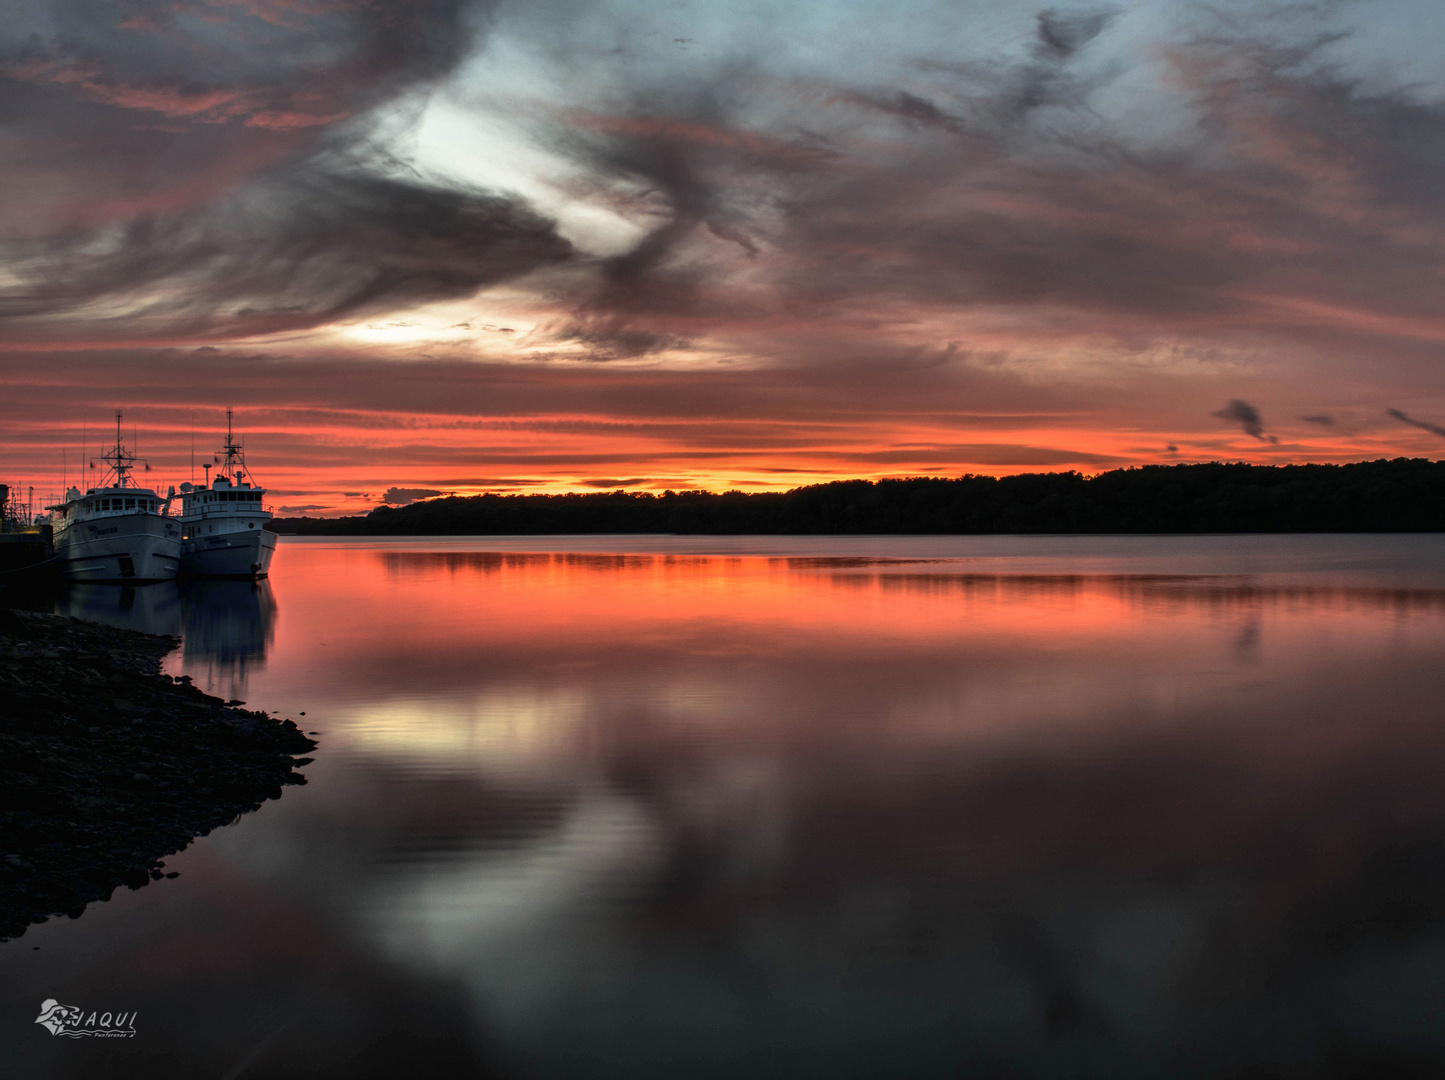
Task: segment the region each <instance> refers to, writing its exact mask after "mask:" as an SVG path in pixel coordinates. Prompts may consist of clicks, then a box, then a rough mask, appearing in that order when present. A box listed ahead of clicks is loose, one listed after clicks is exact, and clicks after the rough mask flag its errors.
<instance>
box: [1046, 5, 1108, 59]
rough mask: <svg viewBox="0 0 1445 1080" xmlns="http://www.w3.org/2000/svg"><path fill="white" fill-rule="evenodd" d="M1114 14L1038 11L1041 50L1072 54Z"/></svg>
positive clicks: (1065, 54) (1098, 32)
mask: <svg viewBox="0 0 1445 1080" xmlns="http://www.w3.org/2000/svg"><path fill="white" fill-rule="evenodd" d="M1113 15H1114V13H1113V12H1112V11H1109V10H1099V11H1088V12H1079V11H1072V12H1066V11H1057V10H1055V9H1052V8H1050V9H1049V10H1048V11H1041V12H1039V14H1038V16H1037V19H1038V28H1039V42H1040V44H1041V45H1042V46H1043V48H1044V49H1046V50H1048V51H1049V52H1051V53H1054V54H1056V55H1058V56H1061V57H1067V56H1071V55H1073V54H1074V53H1076V52H1078V51H1079V50H1080V49H1081V48H1083V47H1084V46H1085V45H1087V44H1088V43H1089V42H1091V41H1093V40H1094V38H1096V37H1098V36H1099V34H1100V33H1101V32H1102V31H1103V29H1104V27H1106V26H1108V25H1109V20H1110V19H1112V18H1113Z"/></svg>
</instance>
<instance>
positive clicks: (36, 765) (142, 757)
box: [0, 607, 316, 941]
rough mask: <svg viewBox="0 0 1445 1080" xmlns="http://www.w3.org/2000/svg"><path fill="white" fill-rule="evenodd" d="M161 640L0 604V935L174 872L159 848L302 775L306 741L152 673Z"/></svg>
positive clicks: (167, 647) (165, 648)
mask: <svg viewBox="0 0 1445 1080" xmlns="http://www.w3.org/2000/svg"><path fill="white" fill-rule="evenodd" d="M177 644H178V642H177V640H176V639H175V638H169V637H157V636H154V635H151V634H141V633H136V632H133V631H128V630H117V629H113V628H110V627H104V626H95V625H93V624H90V623H84V622H81V621H79V620H77V619H67V618H63V617H60V616H56V615H44V614H37V613H33V612H25V611H14V610H12V609H9V608H3V607H0V941H4V940H8V939H11V938H15V937H18V936H20V935H21V934H23V933H24V932H25V929H26V927H27V926H29V925H30V924H31V923H36V922H44V921H45V920H46V919H47V918H48V917H50V916H52V915H61V914H63V915H68V916H70V917H71V918H78V917H79V916H80V915H81V913H82V912H83V911H84V910H85V907H86V905H87V904H89V903H91V902H93V901H98V900H105V899H108V898H109V897H110V895H111V893H112V892H114V890H115V889H116V888H118V887H120V886H122V885H124V886H128V887H129V888H132V889H138V888H141V887H142V886H144V885H146V884H149V883H150V882H151V881H152V880H156V879H159V878H162V877H166V876H170V877H174V876H175V874H174V873H170V874H167V872H166V870H165V863H164V861H163V860H164V859H165V857H166V856H167V855H171V854H174V853H176V852H178V851H180V850H182V849H183V848H185V847H186V846H187V845H189V844H190V842H191V841H192V840H193V839H194V838H195V837H197V836H204V835H206V834H207V833H209V832H210V831H211V830H212V829H215V828H218V827H220V826H222V825H226V824H229V823H230V822H232V821H234V820H235V818H236V817H237V816H238V815H239V814H244V813H246V812H248V811H251V810H255V809H258V808H259V807H260V806H261V804H262V803H264V802H265V801H266V800H268V799H274V798H278V797H280V795H281V792H282V789H283V787H284V786H285V785H288V784H304V783H305V782H306V778H305V777H304V776H303V775H302V774H301V773H299V772H297V771H296V769H297V768H299V767H300V766H302V765H305V764H307V763H308V762H309V761H310V760H311V759H310V758H307V757H297V755H303V754H306V753H307V752H309V751H311V750H314V749H315V748H316V743H315V742H314V741H312V740H311V739H309V738H307V737H306V735H305V734H304V733H303V732H302V731H300V730H299V729H298V728H297V727H296V725H295V724H294V723H293V722H292V721H290V720H284V721H283V720H278V719H276V718H274V717H271V716H268V715H267V714H266V713H264V712H253V711H249V710H246V709H242V708H240V707H239V705H241V704H243V703H241V702H235V703H230V704H228V703H225V702H222V701H221V700H220V699H218V698H214V697H211V696H210V695H209V694H204V693H202V692H201V691H200V690H198V689H196V688H195V687H194V686H192V685H191V684H190V680H189V679H188V678H186V677H184V676H183V677H181V678H180V679H176V680H172V679H171V678H170V677H169V676H166V675H162V674H161V673H160V664H161V660H162V659H163V658H164V657H165V656H166V654H167V653H169V652H170V651H171V650H172V649H174V648H175V647H176V645H177Z"/></svg>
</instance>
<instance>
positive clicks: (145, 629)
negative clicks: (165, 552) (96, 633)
mask: <svg viewBox="0 0 1445 1080" xmlns="http://www.w3.org/2000/svg"><path fill="white" fill-rule="evenodd" d="M55 613H56V614H57V615H69V616H71V617H72V618H76V619H81V620H84V621H85V622H91V623H100V624H101V625H103V626H115V627H119V628H120V629H122V630H139V631H141V632H142V633H145V634H169V635H171V636H173V637H179V636H180V633H181V600H180V592H179V590H178V589H177V587H176V583H175V582H174V581H160V582H156V583H155V584H153V585H139V586H137V585H102V584H98V583H96V584H92V583H90V582H77V583H74V584H71V585H66V586H63V587H62V588H61V590H60V591H59V592H58V593H57V595H56V597H55Z"/></svg>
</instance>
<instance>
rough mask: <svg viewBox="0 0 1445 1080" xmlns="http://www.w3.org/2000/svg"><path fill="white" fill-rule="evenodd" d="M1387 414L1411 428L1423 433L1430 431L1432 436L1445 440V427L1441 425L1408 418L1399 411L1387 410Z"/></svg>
mask: <svg viewBox="0 0 1445 1080" xmlns="http://www.w3.org/2000/svg"><path fill="white" fill-rule="evenodd" d="M1385 412H1387V413H1389V414H1390V415H1391V416H1393V417H1394V418H1395V419H1396V420H1398V421H1400V422H1401V423H1402V424H1409V425H1410V426H1411V427H1417V428H1419V429H1420V430H1421V431H1428V432H1429V433H1430V434H1431V435H1439V436H1440V437H1441V438H1442V439H1445V427H1442V426H1441V425H1439V424H1432V423H1430V422H1429V421H1428V420H1416V419H1415V418H1414V417H1413V416H1406V415H1405V414H1404V413H1402V412H1401V411H1400V410H1399V409H1386V410H1385Z"/></svg>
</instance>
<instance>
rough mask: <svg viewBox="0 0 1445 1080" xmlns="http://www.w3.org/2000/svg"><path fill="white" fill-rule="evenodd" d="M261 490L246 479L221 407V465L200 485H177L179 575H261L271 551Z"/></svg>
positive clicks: (273, 544) (247, 475)
mask: <svg viewBox="0 0 1445 1080" xmlns="http://www.w3.org/2000/svg"><path fill="white" fill-rule="evenodd" d="M209 468H210V466H207V470H209ZM265 494H266V489H265V488H261V487H257V486H256V485H255V484H254V483H252V478H251V473H250V470H248V469H247V467H246V457H245V452H244V451H243V450H242V448H241V446H240V444H238V443H237V442H236V440H235V438H234V437H233V436H232V434H231V410H230V409H227V410H226V460H225V463H224V464H223V465H222V466H221V468H220V470H219V471H218V472H217V474H216V477H215V479H214V480H208V482H207V483H206V485H205V486H204V487H195V486H194V485H191V484H182V485H181V528H182V530H183V532H182V540H181V573H182V574H184V575H187V576H191V577H238V578H246V577H248V578H263V577H265V576H266V575H267V573H269V572H270V569H271V556H272V555H273V554H275V551H276V534H275V533H273V532H268V531H267V529H266V522H268V521H270V520H271V512H270V511H269V510H267V509H266V507H265V505H264V501H263V496H264V495H265Z"/></svg>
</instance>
